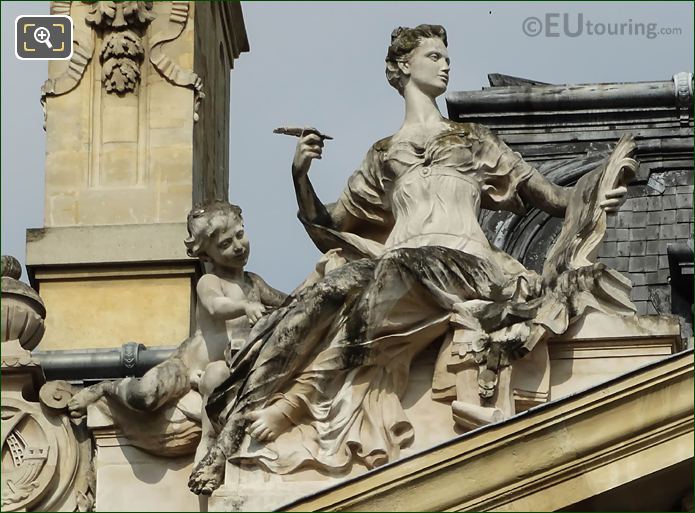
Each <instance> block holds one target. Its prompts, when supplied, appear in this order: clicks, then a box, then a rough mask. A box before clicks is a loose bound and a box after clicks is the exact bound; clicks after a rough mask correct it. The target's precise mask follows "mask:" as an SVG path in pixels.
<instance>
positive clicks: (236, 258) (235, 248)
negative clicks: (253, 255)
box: [205, 217, 250, 269]
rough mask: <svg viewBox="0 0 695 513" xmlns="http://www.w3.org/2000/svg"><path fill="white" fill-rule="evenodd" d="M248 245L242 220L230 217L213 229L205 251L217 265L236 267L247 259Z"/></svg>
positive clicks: (242, 264) (240, 265) (243, 263)
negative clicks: (218, 227) (213, 231)
mask: <svg viewBox="0 0 695 513" xmlns="http://www.w3.org/2000/svg"><path fill="white" fill-rule="evenodd" d="M249 246H250V245H249V239H248V238H247V237H246V231H245V230H244V222H243V221H242V220H240V219H238V218H236V217H230V218H228V220H227V222H226V223H225V224H224V225H223V226H222V227H221V228H220V229H218V230H216V231H215V233H214V235H213V236H212V238H211V239H210V243H209V244H208V246H207V248H206V251H205V252H206V253H207V255H208V257H210V260H212V261H213V262H214V263H215V264H217V265H218V266H220V267H227V268H233V269H238V268H243V267H244V266H245V265H246V262H248V260H249Z"/></svg>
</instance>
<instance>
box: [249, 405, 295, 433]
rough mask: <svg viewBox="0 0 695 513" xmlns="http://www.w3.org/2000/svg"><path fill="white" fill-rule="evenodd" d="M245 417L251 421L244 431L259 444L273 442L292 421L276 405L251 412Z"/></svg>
mask: <svg viewBox="0 0 695 513" xmlns="http://www.w3.org/2000/svg"><path fill="white" fill-rule="evenodd" d="M246 417H247V418H248V419H249V420H251V421H252V422H251V425H250V426H249V427H248V428H247V429H246V431H247V432H248V434H249V435H251V436H252V437H253V438H255V439H256V440H258V441H259V442H271V441H273V440H275V439H276V438H277V437H278V436H280V435H281V434H282V433H284V432H285V431H287V430H288V429H289V427H290V426H291V425H292V421H291V420H290V419H289V418H288V417H287V415H285V414H284V413H283V411H282V409H281V408H280V407H279V406H278V404H277V403H274V404H271V405H270V406H266V407H265V408H263V409H261V410H258V411H253V412H251V413H249V414H248V415H247V416H246Z"/></svg>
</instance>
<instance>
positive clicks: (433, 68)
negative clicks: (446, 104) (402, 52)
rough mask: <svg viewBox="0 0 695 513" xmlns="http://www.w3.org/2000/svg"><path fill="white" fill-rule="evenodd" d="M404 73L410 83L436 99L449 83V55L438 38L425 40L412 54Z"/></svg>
mask: <svg viewBox="0 0 695 513" xmlns="http://www.w3.org/2000/svg"><path fill="white" fill-rule="evenodd" d="M404 71H405V72H406V73H408V76H409V77H410V83H411V84H412V85H413V86H415V87H417V88H418V89H420V90H421V91H422V92H424V93H425V94H426V95H428V96H430V97H432V98H436V97H437V96H439V95H441V94H443V93H444V92H445V91H446V86H447V84H448V83H449V53H448V52H447V49H446V46H444V42H443V41H442V40H441V39H439V38H438V37H434V38H428V39H423V40H422V41H421V42H420V45H419V46H418V47H417V48H415V50H413V52H412V53H411V54H410V58H409V59H408V62H407V63H405V69H404Z"/></svg>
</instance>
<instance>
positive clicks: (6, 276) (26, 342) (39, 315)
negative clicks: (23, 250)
mask: <svg viewBox="0 0 695 513" xmlns="http://www.w3.org/2000/svg"><path fill="white" fill-rule="evenodd" d="M21 275H22V267H21V265H20V263H19V261H17V259H16V258H14V257H11V256H8V255H3V256H2V302H1V303H2V322H1V323H0V331H1V333H0V337H1V341H2V344H3V351H5V350H7V349H9V348H8V347H6V346H5V344H6V343H7V342H11V341H19V345H20V346H21V347H22V349H24V350H26V351H31V350H32V349H34V348H35V347H36V346H37V345H38V343H39V342H40V341H41V337H43V334H44V331H45V327H44V319H45V318H46V307H45V306H44V304H43V301H42V300H41V297H39V295H38V294H37V293H36V291H35V290H34V289H32V288H31V287H30V286H29V285H27V284H26V283H23V282H21V281H19V277H20V276H21Z"/></svg>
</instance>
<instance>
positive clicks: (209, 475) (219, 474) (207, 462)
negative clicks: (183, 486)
mask: <svg viewBox="0 0 695 513" xmlns="http://www.w3.org/2000/svg"><path fill="white" fill-rule="evenodd" d="M225 464H226V458H225V457H224V454H222V451H221V450H220V449H219V447H217V446H216V445H213V446H212V447H210V450H209V451H208V453H207V454H206V455H205V457H204V458H203V459H202V460H200V462H199V463H198V464H197V465H196V466H195V468H194V469H193V472H191V477H190V479H189V480H188V488H190V489H191V491H192V492H193V493H195V494H196V495H201V494H202V495H211V494H212V492H214V491H215V490H217V488H219V486H220V485H221V484H222V480H223V479H224V468H225Z"/></svg>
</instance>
